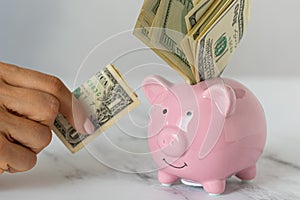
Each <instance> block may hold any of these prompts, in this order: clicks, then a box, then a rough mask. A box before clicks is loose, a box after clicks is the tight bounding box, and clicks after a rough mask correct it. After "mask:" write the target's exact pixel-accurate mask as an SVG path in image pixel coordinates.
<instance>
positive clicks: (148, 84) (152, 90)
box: [143, 76, 172, 104]
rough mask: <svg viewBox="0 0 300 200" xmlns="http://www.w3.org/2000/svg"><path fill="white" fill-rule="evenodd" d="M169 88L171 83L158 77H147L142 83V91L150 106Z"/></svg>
mask: <svg viewBox="0 0 300 200" xmlns="http://www.w3.org/2000/svg"><path fill="white" fill-rule="evenodd" d="M171 86H172V83H170V82H169V81H167V80H166V79H164V78H162V77H160V76H149V77H147V78H145V80H144V81H143V91H144V93H145V95H146V96H147V98H148V100H149V101H150V103H151V104H153V103H154V101H155V100H156V99H157V97H159V96H160V95H162V94H163V93H165V92H167V91H168V90H169V88H170V87H171Z"/></svg>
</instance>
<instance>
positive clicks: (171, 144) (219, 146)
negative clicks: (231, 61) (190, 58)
mask: <svg viewBox="0 0 300 200" xmlns="http://www.w3.org/2000/svg"><path fill="white" fill-rule="evenodd" d="M143 91H144V93H145V95H146V96H147V98H148V100H149V101H150V104H151V105H152V109H151V113H150V122H149V127H148V140H149V147H150V150H151V154H152V157H153V159H154V161H155V163H156V164H157V166H158V168H159V170H158V179H159V181H160V182H161V183H162V184H164V185H171V184H172V183H174V182H175V181H177V180H178V179H179V178H181V180H182V182H183V183H186V184H190V185H202V186H203V188H204V190H205V191H207V192H208V193H210V194H221V193H223V192H224V190H225V185H226V179H227V178H228V177H231V176H233V175H235V176H237V177H238V178H240V179H241V180H252V179H254V178H255V176H256V162H257V160H258V159H259V158H260V156H261V154H262V151H263V148H264V146H265V141H266V132H267V130H266V119H265V115H264V111H263V109H262V107H261V105H260V103H259V101H258V100H257V98H256V97H255V96H254V95H253V93H252V92H250V91H249V90H248V89H247V88H246V87H245V86H243V85H242V84H240V83H238V82H236V81H234V80H230V79H221V78H216V79H212V80H208V81H204V82H200V83H198V84H197V85H193V86H191V85H189V84H187V83H181V84H172V83H170V82H168V81H167V80H165V79H163V78H162V77H159V76H150V77H148V78H146V79H145V80H144V82H143Z"/></svg>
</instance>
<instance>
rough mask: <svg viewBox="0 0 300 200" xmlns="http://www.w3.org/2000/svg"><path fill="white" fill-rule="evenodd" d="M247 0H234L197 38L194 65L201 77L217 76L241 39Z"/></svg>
mask: <svg viewBox="0 0 300 200" xmlns="http://www.w3.org/2000/svg"><path fill="white" fill-rule="evenodd" d="M249 3H250V1H249V0H234V1H233V2H232V3H231V5H230V6H229V7H228V8H227V9H226V10H225V11H224V12H223V13H222V15H221V16H220V17H219V18H218V19H217V20H216V21H215V22H214V24H212V25H211V26H209V28H208V29H207V30H206V31H205V32H201V33H200V34H199V36H198V38H197V41H198V43H197V46H198V47H197V55H196V67H197V70H198V73H199V76H200V77H201V79H210V78H214V77H217V76H219V75H220V74H221V73H222V72H223V70H224V69H225V67H226V65H227V64H228V62H229V59H230V58H231V56H232V55H233V52H234V51H235V49H236V48H237V46H238V43H239V42H240V41H241V39H242V37H243V34H244V31H245V27H246V26H247V23H248V18H249V13H248V12H249V6H250V5H249Z"/></svg>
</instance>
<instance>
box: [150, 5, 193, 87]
mask: <svg viewBox="0 0 300 200" xmlns="http://www.w3.org/2000/svg"><path fill="white" fill-rule="evenodd" d="M192 8H193V3H192V1H191V0H185V1H181V0H164V1H161V3H160V6H159V9H158V12H157V14H156V16H155V19H154V21H153V24H152V27H153V28H152V29H151V32H150V34H149V36H150V38H151V42H152V44H154V46H156V47H157V48H158V49H162V50H165V51H167V52H169V53H168V54H166V56H167V57H168V60H172V62H173V63H174V65H173V66H171V67H172V68H177V69H178V71H181V72H182V73H184V74H185V76H186V77H188V79H189V82H191V83H195V82H196V81H195V78H194V75H193V66H191V65H190V63H189V61H188V59H187V57H186V54H185V53H184V51H183V49H182V47H181V45H180V43H181V41H182V39H183V38H184V36H185V35H186V34H187V28H186V24H185V19H184V17H185V16H186V15H187V13H188V12H189V11H190V10H191V9H192Z"/></svg>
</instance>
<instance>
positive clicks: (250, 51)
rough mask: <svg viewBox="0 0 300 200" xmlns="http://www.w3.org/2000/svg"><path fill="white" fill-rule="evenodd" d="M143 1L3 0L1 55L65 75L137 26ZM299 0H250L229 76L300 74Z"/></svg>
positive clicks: (226, 72) (51, 72)
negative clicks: (246, 23)
mask: <svg viewBox="0 0 300 200" xmlns="http://www.w3.org/2000/svg"><path fill="white" fill-rule="evenodd" d="M141 5H142V0H113V1H112V0H101V1H100V0H51V1H50V0H26V1H21V0H0V60H2V61H6V62H10V63H15V64H17V65H20V66H25V67H30V68H33V69H36V70H40V71H43V72H46V73H50V74H54V75H56V76H59V77H61V78H62V79H67V77H68V78H70V77H74V76H75V74H76V71H77V69H78V67H79V66H80V64H81V62H82V61H83V59H84V58H85V57H86V56H87V54H88V53H89V51H90V50H91V49H92V48H94V47H95V46H96V45H97V44H99V43H100V42H102V41H104V40H105V39H107V38H108V37H109V36H111V35H114V34H117V33H119V32H122V31H126V30H131V29H133V27H134V25H135V22H136V18H137V16H138V14H139V11H140V8H141ZM299 6H300V3H299V1H298V0H276V1H274V0H252V15H251V16H252V17H251V21H250V25H249V27H248V30H247V32H246V35H245V37H244V40H243V41H242V43H241V44H240V47H239V49H238V51H237V52H236V54H235V55H234V57H233V59H232V60H231V62H230V64H229V66H228V68H227V69H226V71H225V75H226V76H233V77H237V78H238V77H244V76H261V77H266V76H277V77H282V76H285V77H286V76H289V77H290V76H296V77H299V75H300V67H299V66H298V63H299V61H300V56H299V44H300V42H299V32H300V26H299V25H298V24H299V21H300V14H299Z"/></svg>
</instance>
